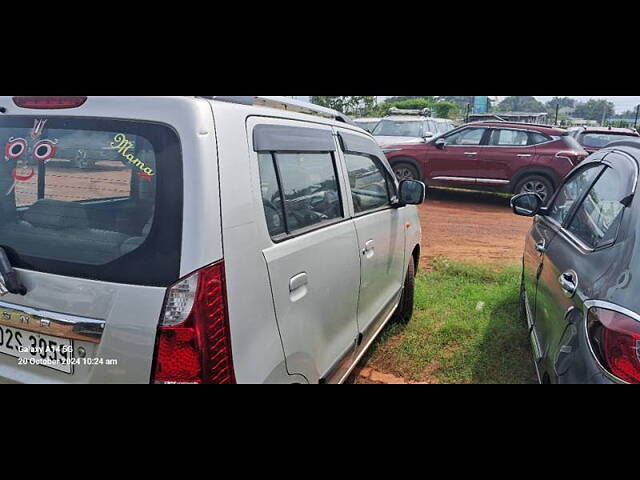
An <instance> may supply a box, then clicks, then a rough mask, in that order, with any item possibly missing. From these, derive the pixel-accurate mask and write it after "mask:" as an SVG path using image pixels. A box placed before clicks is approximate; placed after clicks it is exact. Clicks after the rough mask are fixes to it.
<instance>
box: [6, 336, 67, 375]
mask: <svg viewBox="0 0 640 480" xmlns="http://www.w3.org/2000/svg"><path fill="white" fill-rule="evenodd" d="M72 352H73V341H72V340H69V339H66V338H58V337H50V336H49V335H42V334H39V333H33V332H28V331H26V330H20V329H17V328H11V327H4V326H2V325H0V353H4V354H6V355H11V356H12V357H15V358H17V359H18V365H20V366H24V367H25V368H26V367H29V366H32V365H33V366H42V367H48V368H52V369H54V370H58V371H59V372H64V373H69V374H70V373H73V365H72V362H71V359H72V358H73V355H72Z"/></svg>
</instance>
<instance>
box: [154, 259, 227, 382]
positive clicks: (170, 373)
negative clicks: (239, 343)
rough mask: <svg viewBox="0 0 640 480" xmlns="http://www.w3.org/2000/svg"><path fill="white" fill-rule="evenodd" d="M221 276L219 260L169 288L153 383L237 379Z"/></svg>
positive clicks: (224, 290)
mask: <svg viewBox="0 0 640 480" xmlns="http://www.w3.org/2000/svg"><path fill="white" fill-rule="evenodd" d="M224 277H225V275H224V263H222V262H221V263H217V264H215V265H212V266H209V267H206V268H203V269H202V270H199V271H198V272H196V273H194V274H192V275H191V276H189V277H188V278H186V279H184V280H182V281H180V282H178V283H177V284H176V285H174V286H173V287H171V288H170V289H169V291H168V292H167V298H166V300H165V308H164V311H163V313H162V318H161V319H160V327H159V329H158V339H157V345H156V357H155V372H154V377H153V381H154V382H155V383H215V384H225V383H226V384H228V383H235V375H234V372H233V360H232V356H231V338H230V334H229V322H228V317H227V302H226V289H225V280H224Z"/></svg>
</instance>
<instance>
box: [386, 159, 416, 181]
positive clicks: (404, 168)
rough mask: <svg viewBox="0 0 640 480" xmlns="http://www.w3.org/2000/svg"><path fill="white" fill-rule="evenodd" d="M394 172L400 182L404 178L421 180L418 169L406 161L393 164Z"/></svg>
mask: <svg viewBox="0 0 640 480" xmlns="http://www.w3.org/2000/svg"><path fill="white" fill-rule="evenodd" d="M392 168H393V173H395V174H396V178H397V179H398V181H399V182H401V181H402V180H420V175H419V174H418V169H417V168H416V167H414V166H413V165H411V164H410V163H406V162H398V163H394V164H393V167H392Z"/></svg>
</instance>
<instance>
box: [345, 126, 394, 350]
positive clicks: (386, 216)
mask: <svg viewBox="0 0 640 480" xmlns="http://www.w3.org/2000/svg"><path fill="white" fill-rule="evenodd" d="M339 137H340V139H341V142H340V143H341V148H342V155H343V157H344V162H343V163H344V166H345V177H346V178H348V179H349V191H350V192H351V196H350V198H349V201H350V202H351V204H352V209H353V212H354V222H355V226H356V233H357V235H358V245H359V250H360V277H361V280H360V298H359V303H358V326H359V328H360V332H361V334H362V336H363V337H364V340H365V341H366V340H368V339H369V338H371V337H372V336H375V334H376V333H377V331H378V329H379V328H380V327H381V326H382V325H383V324H384V323H385V322H386V321H387V320H388V319H389V317H390V315H391V314H392V313H393V311H394V309H395V307H396V306H397V304H398V301H399V299H400V294H401V291H402V283H403V279H404V266H405V263H406V260H405V222H404V219H403V209H402V208H395V207H394V206H392V202H393V200H394V199H395V198H394V197H396V189H397V186H396V181H395V178H394V177H393V173H391V169H390V167H388V164H387V162H386V160H385V159H384V154H383V153H382V151H381V150H380V147H378V145H377V144H376V143H375V142H374V141H373V140H372V139H370V138H369V137H367V136H365V135H358V134H356V133H354V132H346V131H342V130H341V131H339Z"/></svg>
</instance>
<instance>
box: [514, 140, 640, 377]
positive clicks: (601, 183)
mask: <svg viewBox="0 0 640 480" xmlns="http://www.w3.org/2000/svg"><path fill="white" fill-rule="evenodd" d="M639 165H640V143H638V142H633V141H629V142H625V141H621V142H616V143H615V144H613V145H609V146H607V147H606V148H604V149H602V150H599V151H598V152H596V153H594V154H593V155H591V156H590V157H589V158H588V159H587V160H585V161H584V162H583V163H581V164H580V165H579V166H578V167H576V169H574V170H573V171H572V172H571V173H570V174H569V175H568V176H567V178H566V179H565V180H564V183H563V185H562V186H561V188H559V189H558V191H557V193H556V194H555V196H554V197H553V198H552V200H551V202H550V203H549V205H548V206H546V207H545V206H543V202H542V200H541V199H540V198H539V197H538V196H537V195H536V194H534V193H524V194H521V195H517V196H516V197H514V198H513V199H512V202H511V205H512V207H513V209H514V212H515V213H516V214H519V215H524V216H532V217H534V220H533V225H532V228H531V231H530V233H529V234H528V236H527V238H526V243H525V251H524V257H523V273H522V288H521V293H522V295H521V296H522V305H523V314H524V316H526V319H527V326H528V329H529V335H530V339H531V344H532V347H533V354H534V357H535V364H536V369H537V371H538V377H539V380H540V382H541V383H640V315H639V312H640V296H639V295H638V292H639V291H640V257H639V255H640V203H639V202H640V199H637V198H635V196H636V191H637V188H638V176H639Z"/></svg>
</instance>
